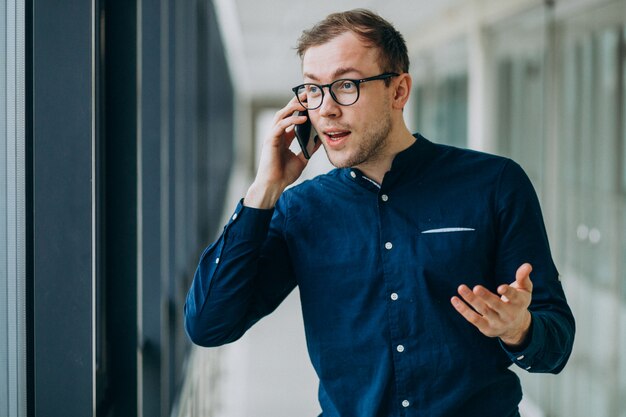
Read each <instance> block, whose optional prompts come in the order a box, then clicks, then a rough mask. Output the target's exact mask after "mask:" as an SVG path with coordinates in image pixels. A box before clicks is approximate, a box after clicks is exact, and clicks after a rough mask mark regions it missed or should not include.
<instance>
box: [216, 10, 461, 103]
mask: <svg viewBox="0 0 626 417" xmlns="http://www.w3.org/2000/svg"><path fill="white" fill-rule="evenodd" d="M462 1H467V0H437V1H433V0H411V1H409V0H402V1H400V0H369V1H356V0H342V1H336V0H335V1H327V0H322V1H315V2H311V1H301V0H300V1H298V0H290V1H288V0H220V1H218V3H222V4H224V3H225V2H234V10H235V14H236V17H235V18H236V19H237V21H236V22H222V23H221V24H222V25H223V24H229V25H235V26H237V27H238V28H239V30H240V31H241V34H240V36H239V37H238V39H239V42H238V43H235V44H234V43H232V42H230V43H229V42H227V46H228V47H229V48H238V49H239V50H238V51H237V54H235V55H236V56H239V57H240V58H239V59H238V60H237V62H236V63H233V65H239V66H243V68H238V69H237V71H234V73H236V74H241V76H245V77H247V80H246V81H247V82H244V83H241V85H244V86H246V87H245V88H246V89H247V90H248V91H245V93H246V94H248V95H250V96H252V98H254V99H256V100H262V99H263V98H264V97H267V98H274V97H280V96H285V97H288V96H289V95H290V94H291V91H290V88H291V87H292V86H293V85H295V84H297V83H299V82H300V80H301V74H300V62H299V58H298V57H297V55H296V53H295V50H294V47H295V45H296V42H297V39H298V37H299V36H300V34H301V32H302V30H303V29H307V28H309V27H311V26H312V25H313V24H315V23H316V22H318V21H319V20H321V19H323V18H324V17H325V16H326V15H328V14H329V13H332V12H336V11H342V10H349V9H353V8H356V7H366V8H369V9H371V10H373V11H376V12H377V13H379V14H380V15H381V16H383V17H384V18H386V19H387V20H389V21H391V22H392V23H393V24H394V25H395V26H396V28H397V29H398V30H399V31H400V32H401V33H402V34H403V35H404V36H405V38H406V39H410V38H411V37H412V36H411V35H413V34H414V33H415V32H416V31H418V30H419V26H420V23H421V22H424V21H426V20H427V19H429V18H432V17H433V16H435V15H437V14H440V13H442V12H444V11H445V10H446V9H448V8H451V7H453V6H454V5H456V4H458V3H460V2H462ZM231 7H232V5H231Z"/></svg>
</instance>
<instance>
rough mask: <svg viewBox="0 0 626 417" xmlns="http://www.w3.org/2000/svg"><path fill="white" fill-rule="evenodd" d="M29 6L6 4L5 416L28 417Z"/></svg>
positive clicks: (0, 211)
mask: <svg viewBox="0 0 626 417" xmlns="http://www.w3.org/2000/svg"><path fill="white" fill-rule="evenodd" d="M24 35H25V30H24V2H21V1H12V0H7V1H6V2H2V3H0V57H1V58H0V60H1V61H2V62H3V64H2V65H0V415H2V416H8V417H24V416H26V304H25V303H26V290H25V282H26V278H25V276H26V273H25V264H26V262H25V237H26V231H25V214H24V213H25V169H24V168H25V121H24V99H25V91H24V86H25V84H24V79H25V66H24V64H25V63H24V57H25V54H24Z"/></svg>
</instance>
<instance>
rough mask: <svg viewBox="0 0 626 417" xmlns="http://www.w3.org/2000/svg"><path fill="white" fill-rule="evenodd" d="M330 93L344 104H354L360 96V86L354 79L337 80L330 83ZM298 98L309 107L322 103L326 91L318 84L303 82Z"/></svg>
mask: <svg viewBox="0 0 626 417" xmlns="http://www.w3.org/2000/svg"><path fill="white" fill-rule="evenodd" d="M329 90H330V95H331V96H332V97H333V99H335V101H336V102H337V103H339V104H341V105H343V106H349V105H351V104H354V103H355V102H356V101H357V99H358V98H359V86H358V85H357V83H355V82H354V81H353V80H336V81H335V82H333V83H332V84H331V85H330V88H329ZM297 95H298V99H299V100H300V103H301V104H302V105H303V106H304V107H306V108H307V109H315V108H317V107H319V106H321V105H322V99H323V97H324V91H323V89H322V88H321V86H319V85H317V84H303V85H301V86H300V88H299V89H298V93H297Z"/></svg>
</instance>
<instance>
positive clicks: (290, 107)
mask: <svg viewBox="0 0 626 417" xmlns="http://www.w3.org/2000/svg"><path fill="white" fill-rule="evenodd" d="M304 110H306V109H305V108H304V106H302V104H300V102H299V101H298V98H297V97H292V98H291V100H289V102H288V103H287V105H286V106H285V107H283V108H282V109H280V110H278V111H277V112H276V114H275V115H274V124H276V123H278V121H279V120H282V119H284V118H286V117H289V116H291V115H293V113H294V112H296V111H304Z"/></svg>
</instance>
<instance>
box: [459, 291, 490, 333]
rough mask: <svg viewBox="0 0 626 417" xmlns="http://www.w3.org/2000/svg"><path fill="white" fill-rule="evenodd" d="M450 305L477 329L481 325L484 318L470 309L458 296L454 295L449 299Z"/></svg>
mask: <svg viewBox="0 0 626 417" xmlns="http://www.w3.org/2000/svg"><path fill="white" fill-rule="evenodd" d="M450 302H451V303H452V306H453V307H454V309H455V310H456V311H458V312H459V314H461V315H462V316H463V317H464V318H465V320H467V321H468V322H470V323H472V324H473V325H474V326H476V327H477V328H478V329H480V328H481V327H482V326H483V323H484V320H485V318H484V317H483V316H481V315H480V314H478V313H477V312H476V311H474V310H472V309H471V308H470V307H469V306H468V305H467V304H465V303H464V302H463V301H462V300H461V299H460V298H459V297H457V296H454V297H452V298H451V299H450Z"/></svg>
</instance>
